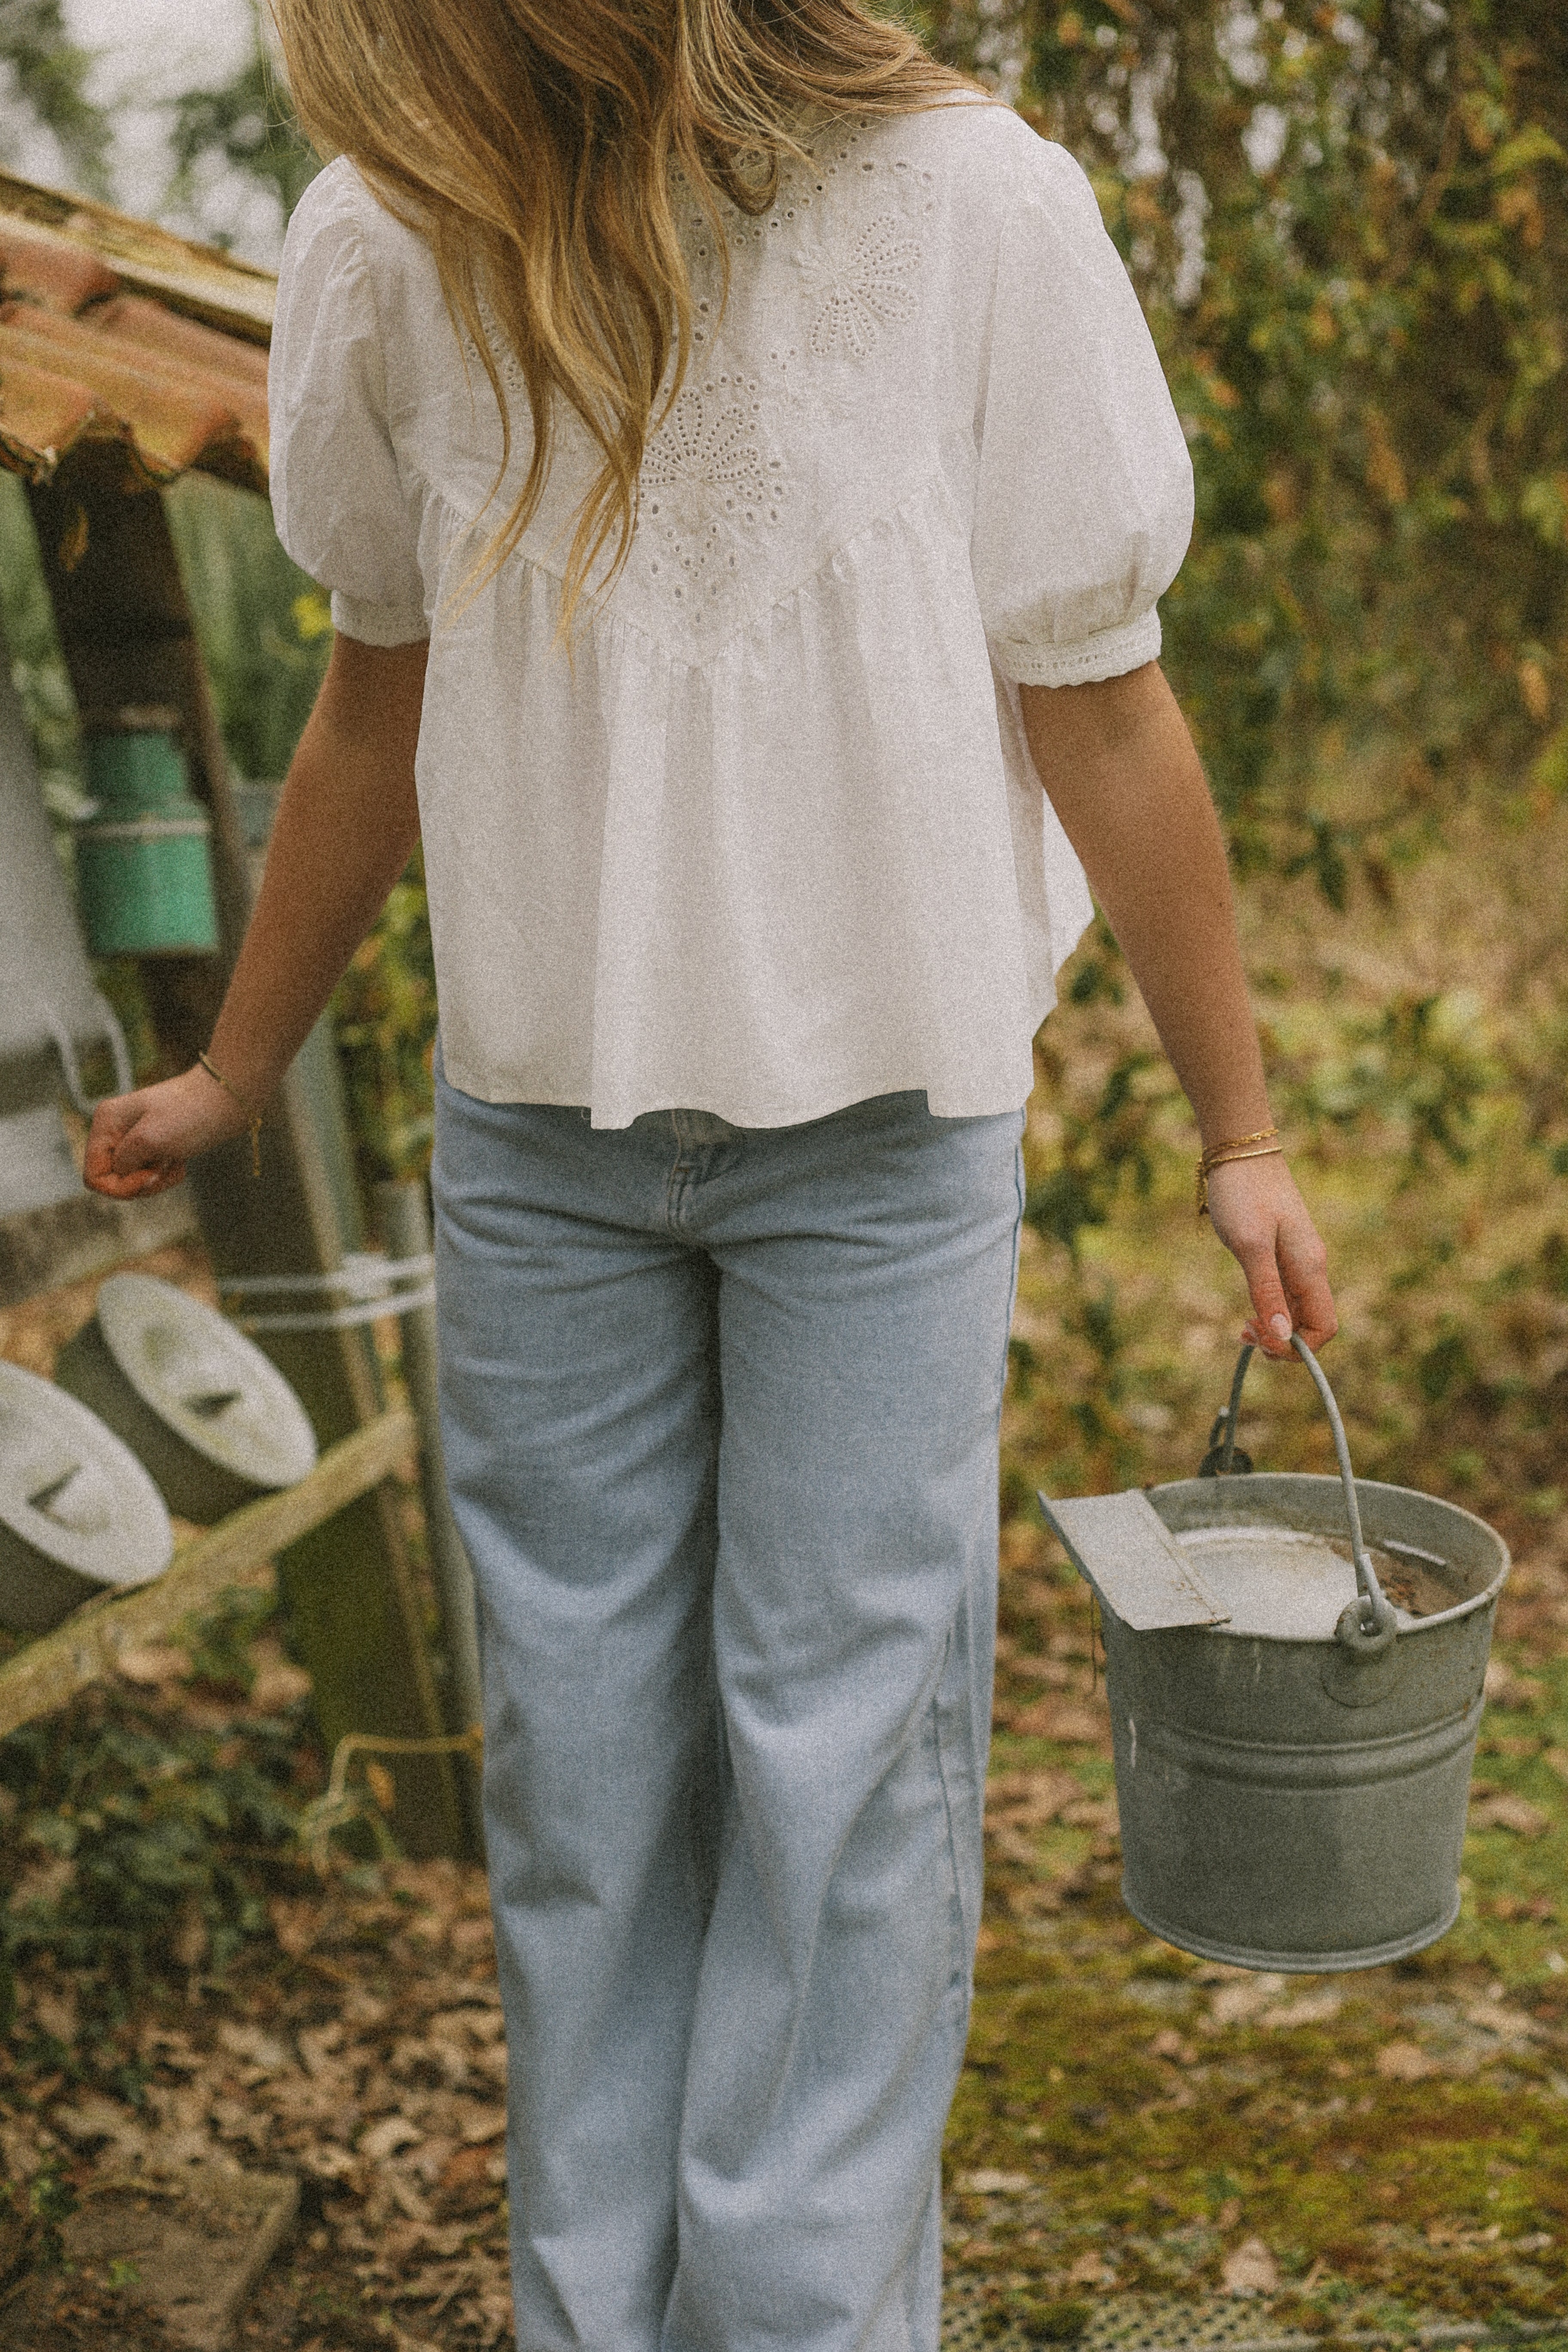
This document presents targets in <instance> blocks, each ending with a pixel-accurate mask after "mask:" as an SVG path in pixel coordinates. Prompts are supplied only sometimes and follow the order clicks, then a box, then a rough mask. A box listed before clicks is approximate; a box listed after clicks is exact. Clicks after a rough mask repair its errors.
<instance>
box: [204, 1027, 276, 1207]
mask: <svg viewBox="0 0 1568 2352" xmlns="http://www.w3.org/2000/svg"><path fill="white" fill-rule="evenodd" d="M196 1059H197V1061H198V1062H199V1063H200V1064H201V1066H202V1067H203V1069H204V1070H205V1072H206V1074H207V1076H208V1077H209V1078H211V1079H213V1080H214V1081H215V1083H216V1085H218V1086H220V1087H222V1088H223V1090H224V1092H225V1094H226V1095H227V1096H228V1097H230V1098H231V1100H233V1101H235V1102H237V1104H238V1105H239V1107H240V1109H241V1110H242V1111H243V1112H244V1113H245V1115H246V1118H247V1119H248V1120H249V1121H250V1173H251V1178H252V1180H253V1181H254V1180H255V1179H256V1178H257V1177H258V1176H259V1175H260V1173H261V1113H260V1112H259V1111H258V1110H253V1109H252V1108H251V1107H250V1105H249V1104H248V1103H247V1101H246V1099H245V1097H244V1096H243V1095H242V1094H241V1093H240V1091H239V1088H238V1087H231V1086H230V1084H229V1082H228V1080H227V1079H226V1077H225V1076H224V1074H223V1072H222V1071H221V1070H219V1069H216V1068H215V1067H214V1066H213V1064H212V1063H211V1062H209V1061H208V1059H207V1057H206V1055H205V1054H204V1053H202V1052H201V1051H200V1050H199V1049H198V1051H197V1054H196Z"/></svg>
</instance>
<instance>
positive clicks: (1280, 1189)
mask: <svg viewBox="0 0 1568 2352" xmlns="http://www.w3.org/2000/svg"><path fill="white" fill-rule="evenodd" d="M1020 693H1021V697H1022V702H1023V712H1024V726H1025V730H1026V734H1027V736H1028V740H1029V749H1030V751H1031V752H1032V754H1033V756H1034V761H1035V766H1036V768H1037V771H1038V772H1039V777H1040V781H1041V782H1042V783H1043V784H1044V786H1045V788H1046V791H1047V793H1048V794H1049V796H1050V801H1051V805H1052V807H1053V808H1054V809H1055V810H1056V813H1057V814H1058V817H1059V818H1060V819H1061V822H1062V826H1063V829H1064V830H1065V832H1066V834H1067V835H1068V840H1069V841H1070V842H1071V843H1072V845H1073V847H1074V848H1075V849H1076V850H1077V852H1078V854H1079V857H1080V858H1081V859H1082V861H1083V866H1084V870H1085V872H1086V873H1087V874H1088V876H1089V887H1091V889H1092V890H1093V892H1094V895H1095V897H1096V898H1097V899H1098V900H1099V901H1100V906H1101V908H1103V909H1104V912H1105V915H1106V919H1107V920H1108V921H1109V922H1110V927H1111V929H1112V930H1113V931H1114V932H1115V934H1116V936H1117V939H1118V940H1120V942H1121V949H1122V951H1123V953H1124V954H1125V956H1126V958H1127V961H1128V963H1129V964H1130V965H1131V970H1132V976H1133V978H1134V979H1135V980H1136V982H1138V986H1139V989H1140V990H1141V992H1142V996H1143V1001H1144V1003H1146V1004H1147V1005H1148V1007H1149V1011H1150V1013H1151V1015H1152V1019H1153V1023H1154V1026H1155V1028H1156V1029H1157V1030H1158V1031H1159V1033H1160V1042H1161V1044H1162V1045H1163V1046H1164V1048H1165V1051H1166V1053H1167V1054H1168V1055H1170V1057H1171V1062H1172V1066H1173V1068H1174V1070H1175V1073H1176V1076H1177V1077H1178V1078H1179V1079H1180V1080H1181V1083H1182V1087H1183V1090H1184V1093H1185V1095H1186V1097H1187V1100H1188V1101H1189V1102H1190V1103H1191V1104H1192V1107H1193V1109H1194V1113H1195V1115H1196V1118H1197V1122H1198V1128H1199V1131H1200V1133H1201V1135H1202V1138H1203V1142H1204V1147H1205V1150H1213V1149H1214V1147H1215V1145H1217V1144H1220V1143H1225V1142H1228V1141H1231V1140H1232V1139H1235V1138H1237V1137H1239V1136H1247V1135H1251V1134H1253V1133H1255V1132H1256V1131H1257V1130H1258V1129H1260V1128H1267V1127H1268V1126H1270V1125H1271V1124H1272V1118H1271V1114H1270V1111H1269V1108H1268V1092H1267V1089H1266V1087H1265V1085H1264V1078H1263V1057H1262V1055H1261V1053H1260V1052H1259V1050H1258V1032H1257V1028H1256V1025H1255V1024H1254V1021H1253V1016H1252V1007H1251V1004H1250V1003H1249V1002H1248V999H1247V982H1246V978H1245V975H1244V973H1243V971H1242V965H1241V950H1240V947H1239V944H1238V942H1237V932H1236V915H1235V908H1234V906H1233V903H1232V898H1231V889H1230V871H1229V866H1228V864H1227V861H1226V851H1225V843H1224V840H1223V838H1222V836H1221V834H1220V829H1219V824H1218V820H1217V819H1216V817H1215V812H1214V803H1213V802H1212V801H1211V800H1210V798H1209V792H1208V785H1207V783H1206V782H1205V778H1204V772H1203V768H1202V765H1201V763H1200V761H1199V759H1198V755H1197V751H1196V749H1195V748H1194V743H1193V739H1192V737H1191V735H1190V734H1189V733H1188V731H1187V726H1186V721H1185V720H1184V719H1183V717H1182V714H1181V712H1180V710H1179V709H1177V707H1176V701H1175V698H1174V696H1173V694H1172V692H1171V689H1170V688H1169V686H1168V685H1167V684H1166V682H1165V678H1164V675H1163V671H1162V670H1161V668H1160V667H1159V664H1158V663H1157V662H1149V663H1147V664H1145V666H1144V667H1142V669H1136V670H1132V671H1130V672H1129V673H1128V674H1127V675H1126V676H1125V677H1113V678H1107V679H1105V680H1104V681H1103V682H1101V683H1100V684H1098V685H1093V686H1062V687H1036V686H1026V687H1023V688H1020ZM1209 1213H1210V1215H1211V1217H1212V1218H1213V1221H1214V1227H1215V1232H1216V1233H1217V1234H1218V1235H1219V1237H1220V1239H1221V1241H1223V1242H1224V1243H1225V1244H1226V1248H1227V1249H1229V1250H1230V1252H1231V1253H1232V1255H1234V1256H1235V1257H1236V1258H1237V1261H1238V1263H1239V1265H1240V1266H1241V1269H1242V1272H1243V1273H1244V1274H1245V1275H1246V1276H1247V1287H1248V1289H1249V1291H1250V1293H1251V1297H1252V1317H1251V1320H1250V1321H1249V1323H1248V1324H1247V1338H1248V1339H1252V1340H1253V1341H1255V1342H1256V1344H1257V1345H1258V1346H1259V1347H1261V1348H1263V1349H1265V1350H1266V1352H1267V1353H1268V1354H1269V1355H1271V1356H1284V1355H1287V1354H1289V1339H1290V1333H1291V1331H1292V1330H1296V1331H1299V1332H1300V1334H1301V1337H1302V1338H1303V1339H1305V1340H1306V1341H1307V1343H1308V1345H1309V1346H1310V1347H1312V1348H1318V1347H1321V1345H1322V1343H1323V1341H1324V1340H1325V1339H1331V1338H1332V1337H1333V1334H1334V1332H1335V1330H1336V1328H1338V1318H1336V1316H1335V1313H1334V1302H1333V1297H1332V1295H1331V1291H1330V1288H1329V1281H1328V1275H1327V1272H1326V1265H1327V1260H1326V1255H1325V1252H1324V1249H1323V1244H1322V1243H1321V1241H1320V1239H1319V1238H1318V1233H1317V1229H1316V1227H1315V1226H1314V1225H1313V1223H1312V1220H1311V1218H1310V1215H1309V1214H1308V1212H1307V1207H1306V1204H1305V1202H1303V1201H1302V1199H1301V1195H1300V1192H1298V1191H1297V1189H1296V1186H1295V1183H1294V1181H1293V1180H1292V1178H1291V1176H1290V1173H1289V1169H1288V1168H1287V1166H1286V1164H1285V1161H1284V1160H1283V1159H1282V1158H1268V1159H1254V1160H1230V1161H1227V1162H1226V1164H1225V1165H1223V1166H1222V1167H1219V1168H1216V1169H1215V1171H1214V1172H1213V1174H1212V1175H1211V1176H1210V1178H1209Z"/></svg>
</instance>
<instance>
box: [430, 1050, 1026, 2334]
mask: <svg viewBox="0 0 1568 2352" xmlns="http://www.w3.org/2000/svg"><path fill="white" fill-rule="evenodd" d="M1021 1126H1022V1120H1021V1118H1020V1117H1019V1115H1018V1114H1016V1113H1012V1114H1009V1115H1007V1116H1005V1117H1000V1118H974V1119H939V1118H932V1117H931V1114H930V1112H929V1111H928V1110H927V1108H926V1104H925V1097H924V1096H923V1094H900V1095H889V1096H885V1097H880V1098H879V1099H877V1100H875V1101H871V1102H865V1103H860V1104H858V1105H856V1106H855V1107H854V1108H851V1109H848V1110H845V1111H841V1112H837V1113H836V1114H835V1115H833V1116H832V1117H830V1118H820V1119H815V1120H812V1121H811V1122H809V1123H808V1124H807V1125H805V1126H801V1127H793V1128H777V1129H737V1128H733V1127H730V1126H727V1125H726V1124H725V1123H724V1122H723V1121H722V1120H721V1119H718V1118H713V1117H711V1116H710V1115H709V1114H706V1113H702V1112H698V1111H681V1110H677V1111H663V1112H657V1113H649V1114H647V1116H646V1117H644V1118H639V1119H638V1120H637V1122H636V1124H635V1125H634V1126H632V1127H630V1128H627V1129H618V1130H608V1131H605V1130H599V1131H595V1130H594V1129H591V1128H590V1127H589V1125H588V1121H587V1118H586V1115H585V1114H584V1113H583V1112H581V1111H577V1110H572V1109H563V1108H550V1107H540V1106H529V1105H518V1104H503V1105H491V1104H487V1103H481V1102H478V1101H476V1100H474V1099H473V1098H472V1097H468V1096H466V1095H462V1094H459V1093H458V1092H457V1091H456V1090H455V1089H454V1088H452V1087H449V1086H447V1084H446V1083H445V1082H444V1081H443V1080H441V1079H440V1078H439V1076H438V1079H437V1143H436V1164H435V1197H436V1209H437V1284H438V1294H439V1300H440V1307H439V1314H440V1327H441V1381H442V1416H443V1428H444V1431H445V1435H446V1446H447V1471H448V1475H449V1477H450V1481H451V1487H452V1500H453V1504H454V1507H455V1508H456V1511H457V1516H458V1522H459V1525H460V1526H461V1528H462V1532H463V1536H464V1538H465V1540H466V1542H467V1545H468V1554H469V1558H470V1559H471V1560H472V1562H473V1567H474V1574H475V1579H476V1582H477V1586H478V1594H479V1622H480V1639H481V1652H482V1664H483V1675H484V1706H485V1762H484V1804H485V1825H486V1835H487V1839H488V1845H489V1872H490V1885H491V1896H492V1902H493V1906H494V1912H495V1923H496V1934H497V1943H498V1950H499V1958H500V1988H501V1996H502V2000H503V2003H504V2008H505V2014H506V2023H507V2038H508V2046H509V2050H510V2103H509V2104H510V2140H509V2150H510V2154H509V2163H510V2210H511V2244H512V2274H513V2287H514V2293H515V2296H516V2307H517V2341H518V2347H519V2352H579V2347H582V2352H780V2347H811V2352H935V2347H936V2343H937V2330H938V2318H939V2303H940V2284H941V2281H940V2272H941V2228H940V2222H941V2213H940V2199H939V2186H938V2184H939V2158H940V2151H941V2144H942V2126H943V2123H944V2121H945V2118H946V2114H947V2109H948V2105H949V2103H950V2101H951V2099H952V2090H953V2085H954V2083H955V2081H956V2078H957V2072H958V2067H959V2063H960V2061H961V2058H962V2055H963V2042H964V2034H965V2031H966V2027H967V2021H968V2011H969V1996H970V1983H971V1969H972V1961H973V1949H974V1938H975V1933H976V1929H977V1926H978V1918H979V1906H980V1885H981V1816H982V1808H983V1799H984V1769H985V1753H986V1746H987V1740H988V1737H989V1727H990V1708H991V1677H992V1661H993V1645H994V1610H995V1578H996V1436H997V1422H998V1416H999V1413H1000V1409H1001V1396H1002V1381H1003V1373H1004V1367H1005V1353H1006V1340H1007V1327H1008V1322H1009V1319H1010V1316H1011V1312H1012V1301H1013V1290H1014V1283H1015V1279H1016V1264H1017V1236H1018V1223H1019V1216H1020V1211H1021V1190H1020V1187H1021V1160H1020V1150H1019V1135H1020V1129H1021Z"/></svg>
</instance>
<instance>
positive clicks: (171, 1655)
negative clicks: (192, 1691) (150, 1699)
mask: <svg viewBox="0 0 1568 2352" xmlns="http://www.w3.org/2000/svg"><path fill="white" fill-rule="evenodd" d="M114 1670H115V1672H116V1674H119V1675H123V1676H124V1678H125V1680H126V1681H127V1682H128V1683H140V1684H142V1685H144V1686H155V1685H158V1684H159V1683H172V1682H178V1681H179V1680H180V1679H181V1677H182V1676H183V1675H188V1674H189V1672H190V1670H191V1662H190V1660H189V1658H188V1657H187V1656H186V1655H185V1653H184V1650H177V1649H176V1648H175V1647H174V1643H172V1642H147V1643H142V1645H141V1646H140V1647H139V1648H137V1649H133V1650H121V1653H120V1654H119V1656H118V1657H117V1658H116V1659H115V1661H114Z"/></svg>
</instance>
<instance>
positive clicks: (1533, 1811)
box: [1470, 1789, 1552, 1838]
mask: <svg viewBox="0 0 1568 2352" xmlns="http://www.w3.org/2000/svg"><path fill="white" fill-rule="evenodd" d="M1470 1827H1471V1828H1472V1829H1478V1830H1511V1831H1512V1832H1513V1833H1514V1835H1515V1836H1516V1837H1527V1838H1537V1837H1544V1836H1545V1834H1546V1832H1547V1831H1548V1830H1549V1829H1550V1828H1551V1827H1552V1816H1551V1814H1550V1813H1549V1812H1547V1811H1546V1810H1545V1808H1544V1807H1543V1806H1541V1805H1536V1804H1532V1803H1531V1801H1530V1799H1529V1798H1528V1797H1519V1796H1516V1795H1515V1794H1514V1792H1513V1790H1511V1789H1496V1790H1485V1791H1483V1793H1482V1794H1481V1795H1480V1796H1479V1798H1477V1799H1476V1800H1475V1801H1473V1802H1472V1804H1471V1806H1470Z"/></svg>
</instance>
